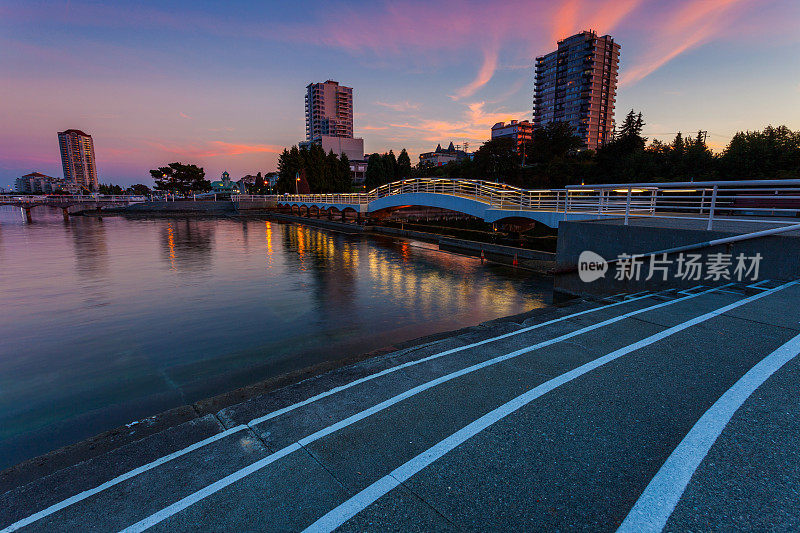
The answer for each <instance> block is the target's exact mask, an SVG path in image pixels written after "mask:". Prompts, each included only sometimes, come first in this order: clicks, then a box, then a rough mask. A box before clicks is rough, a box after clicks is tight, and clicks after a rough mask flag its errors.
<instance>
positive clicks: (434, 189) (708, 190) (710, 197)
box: [233, 178, 800, 229]
mask: <svg viewBox="0 0 800 533" xmlns="http://www.w3.org/2000/svg"><path fill="white" fill-rule="evenodd" d="M410 193H433V194H444V195H449V196H457V197H461V198H467V199H470V200H474V201H477V202H481V203H484V204H486V205H487V206H489V207H491V208H492V209H505V210H515V211H523V210H524V211H550V212H560V213H564V214H593V215H603V216H609V217H613V216H618V217H620V218H624V220H625V224H627V223H628V222H629V220H630V218H631V217H656V218H691V219H702V220H707V228H708V229H712V228H713V224H714V220H715V219H716V218H718V217H720V216H723V217H725V218H727V219H729V220H751V221H763V220H765V219H764V217H766V216H769V217H775V216H785V217H794V216H796V215H797V214H798V213H800V180H750V181H708V182H682V183H625V184H602V185H590V186H584V185H571V186H567V187H566V188H564V189H535V190H531V189H520V188H518V187H513V186H511V185H504V184H498V183H494V182H490V181H482V180H452V179H444V178H443V179H432V178H418V179H407V180H402V181H395V182H392V183H387V184H386V185H381V186H380V187H378V188H376V189H373V190H371V191H369V192H364V193H341V194H339V193H336V194H285V195H269V196H259V195H237V196H234V197H233V200H234V201H238V200H258V199H260V200H274V201H277V202H279V203H316V204H339V205H342V204H343V205H366V204H369V203H370V202H372V201H374V200H377V199H378V198H385V197H387V196H392V195H396V194H410Z"/></svg>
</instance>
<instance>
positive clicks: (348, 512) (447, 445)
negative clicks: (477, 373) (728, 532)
mask: <svg viewBox="0 0 800 533" xmlns="http://www.w3.org/2000/svg"><path fill="white" fill-rule="evenodd" d="M796 283H798V282H797V281H793V282H790V283H787V284H785V285H782V286H780V287H776V288H774V289H770V290H769V291H766V292H762V293H760V294H757V295H755V296H750V297H749V298H744V299H742V300H739V301H738V302H735V303H732V304H729V305H726V306H724V307H721V308H719V309H717V310H715V311H711V312H709V313H706V314H704V315H700V316H699V317H696V318H693V319H691V320H688V321H686V322H683V323H681V324H678V325H676V326H673V327H671V328H669V329H665V330H664V331H661V332H660V333H656V334H655V335H651V336H650V337H647V338H645V339H642V340H640V341H638V342H635V343H633V344H631V345H629V346H626V347H624V348H620V349H619V350H615V351H613V352H611V353H609V354H607V355H604V356H602V357H600V358H598V359H595V360H594V361H590V362H588V363H586V364H583V365H581V366H579V367H577V368H575V369H573V370H570V371H569V372H566V373H564V374H561V375H560V376H558V377H555V378H553V379H551V380H549V381H546V382H544V383H542V384H541V385H538V386H536V387H534V388H533V389H531V390H529V391H527V392H525V393H523V394H521V395H519V396H517V397H516V398H514V399H513V400H511V401H509V402H507V403H504V404H503V405H501V406H500V407H498V408H496V409H494V410H492V411H489V412H488V413H486V414H485V415H483V416H482V417H480V418H478V419H477V420H475V421H474V422H472V423H470V424H468V425H467V426H464V427H463V428H462V429H460V430H459V431H457V432H455V433H453V434H452V435H450V436H449V437H447V438H445V439H444V440H442V441H439V442H438V443H437V444H435V445H434V446H432V447H430V448H428V449H427V450H425V451H424V452H422V453H421V454H419V455H417V456H416V457H414V458H413V459H411V460H409V461H408V462H406V463H404V464H403V465H401V466H400V467H399V468H396V469H395V470H393V471H392V472H390V473H389V474H387V475H386V476H384V477H382V478H381V479H379V480H378V481H376V482H375V483H373V484H372V485H370V486H368V487H367V488H365V489H364V490H362V491H361V492H359V493H358V494H356V495H355V496H353V497H352V498H350V499H348V500H347V501H345V502H344V503H342V504H341V505H339V506H338V507H336V508H335V509H333V510H332V511H330V512H328V513H327V514H325V515H324V516H322V517H321V518H320V519H319V520H317V521H316V522H314V523H313V524H311V525H310V526H309V527H308V528H307V529H306V530H305V531H307V532H320V531H326V532H327V531H333V530H334V529H336V528H337V527H339V526H341V525H342V524H344V523H345V522H347V521H348V520H350V519H351V518H352V517H354V516H355V515H356V514H358V513H359V512H361V511H362V510H364V509H366V508H367V507H368V506H369V505H371V504H372V503H374V502H375V501H376V500H377V499H378V498H380V497H381V496H383V495H385V494H387V493H388V492H390V491H391V490H392V489H394V488H395V487H397V486H398V485H399V484H401V483H403V482H405V481H406V480H408V479H409V478H411V476H413V475H414V474H416V473H418V472H419V471H420V470H422V469H423V468H425V467H427V466H430V465H431V464H433V463H434V462H435V461H436V460H438V459H439V458H441V457H442V456H444V455H445V454H446V453H448V452H450V451H452V450H453V449H455V448H456V447H457V446H458V445H459V444H461V443H463V442H464V441H466V440H467V439H469V438H471V437H474V436H475V435H477V434H478V433H480V432H481V431H483V430H484V429H486V428H487V427H489V426H491V425H492V424H494V423H495V422H498V421H499V420H502V419H503V418H505V417H507V416H508V415H510V414H512V413H513V412H515V411H517V410H518V409H520V408H521V407H523V406H525V405H527V404H528V403H530V402H532V401H533V400H535V399H536V398H539V397H540V396H542V395H543V394H546V393H548V392H550V391H551V390H553V389H555V388H557V387H560V386H561V385H563V384H565V383H568V382H570V381H572V380H574V379H575V378H577V377H579V376H582V375H583V374H586V373H587V372H590V371H592V370H594V369H596V368H598V367H600V366H603V365H605V364H607V363H609V362H611V361H613V360H615V359H618V358H620V357H622V356H623V355H626V354H628V353H630V352H633V351H635V350H638V349H641V348H644V347H645V346H649V345H650V344H653V343H655V342H657V341H659V340H661V339H664V338H665V337H668V336H670V335H672V334H674V333H677V332H679V331H683V330H685V329H687V328H690V327H692V326H694V325H696V324H699V323H701V322H705V321H706V320H710V319H712V318H714V317H716V316H719V315H721V314H722V313H726V312H728V311H730V310H731V309H735V308H736V307H739V306H741V305H745V304H747V303H750V302H753V301H755V300H758V299H760V298H763V297H765V296H769V295H770V294H772V293H774V292H777V291H779V290H781V289H784V288H786V287H789V286H791V285H795V284H796ZM631 531H636V529H631Z"/></svg>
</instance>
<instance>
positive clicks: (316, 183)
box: [276, 144, 352, 193]
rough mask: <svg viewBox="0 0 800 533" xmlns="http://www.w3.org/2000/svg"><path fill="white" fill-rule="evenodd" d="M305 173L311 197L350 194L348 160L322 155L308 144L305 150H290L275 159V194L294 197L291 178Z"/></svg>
mask: <svg viewBox="0 0 800 533" xmlns="http://www.w3.org/2000/svg"><path fill="white" fill-rule="evenodd" d="M303 172H305V179H306V182H307V183H308V187H309V189H310V191H311V192H312V193H318V192H351V190H352V179H351V178H350V160H349V159H348V158H347V155H345V154H342V155H341V157H339V156H338V155H336V154H335V153H333V151H331V152H329V153H327V154H326V153H325V150H323V149H322V147H321V146H318V145H316V144H312V145H311V146H310V147H309V148H303V149H302V150H301V149H298V148H297V146H292V148H291V149H290V150H285V149H284V151H283V153H281V155H280V156H279V157H278V174H279V178H278V183H277V185H276V189H277V190H278V192H279V193H285V192H288V193H294V192H295V190H296V187H297V184H296V182H295V176H296V175H298V174H301V175H302V174H303Z"/></svg>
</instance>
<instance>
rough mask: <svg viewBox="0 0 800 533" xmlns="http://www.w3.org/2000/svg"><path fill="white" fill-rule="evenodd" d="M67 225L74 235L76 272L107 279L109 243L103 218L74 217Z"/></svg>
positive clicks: (89, 276) (98, 278)
mask: <svg viewBox="0 0 800 533" xmlns="http://www.w3.org/2000/svg"><path fill="white" fill-rule="evenodd" d="M65 227H66V228H67V231H69V233H70V235H71V236H72V244H73V246H74V249H75V270H76V272H78V274H80V275H81V276H82V277H87V278H90V279H94V280H103V279H105V278H106V275H107V274H108V244H107V242H106V228H105V225H104V224H103V219H101V218H97V219H89V218H85V217H73V218H72V219H71V221H70V223H69V224H66V225H65Z"/></svg>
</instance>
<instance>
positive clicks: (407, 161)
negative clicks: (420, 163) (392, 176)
mask: <svg viewBox="0 0 800 533" xmlns="http://www.w3.org/2000/svg"><path fill="white" fill-rule="evenodd" d="M410 177H411V158H410V157H409V156H408V152H406V149H405V148H403V149H402V150H400V155H398V156H397V179H401V180H403V179H406V178H410Z"/></svg>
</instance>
